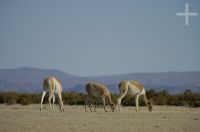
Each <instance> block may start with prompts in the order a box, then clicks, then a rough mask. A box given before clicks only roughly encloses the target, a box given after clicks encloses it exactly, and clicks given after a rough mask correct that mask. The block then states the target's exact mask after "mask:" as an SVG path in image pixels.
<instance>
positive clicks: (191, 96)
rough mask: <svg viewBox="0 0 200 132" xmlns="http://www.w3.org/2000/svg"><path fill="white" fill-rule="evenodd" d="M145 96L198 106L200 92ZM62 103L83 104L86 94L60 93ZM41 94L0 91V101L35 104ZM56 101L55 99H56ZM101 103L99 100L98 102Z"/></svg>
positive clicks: (126, 100) (131, 102)
mask: <svg viewBox="0 0 200 132" xmlns="http://www.w3.org/2000/svg"><path fill="white" fill-rule="evenodd" d="M146 94H147V97H148V98H149V99H152V100H153V104H154V105H171V106H189V107H200V93H194V92H192V91H191V90H185V91H184V92H182V93H178V94H174V95H172V94H170V93H169V92H167V91H165V90H164V91H158V92H157V91H155V90H149V91H147V92H146ZM62 97H63V102H64V104H69V105H84V104H85V97H86V94H83V93H76V92H66V93H63V94H62ZM47 98H48V96H46V97H45V99H44V103H47ZM112 98H113V100H114V101H115V100H116V98H117V94H113V95H112ZM40 99H41V94H32V93H14V92H0V103H1V104H3V103H6V104H8V105H12V104H16V103H19V104H22V105H29V104H37V103H40ZM56 101H57V100H56ZM100 103H101V102H100ZM139 103H140V105H141V106H144V105H145V104H144V102H143V100H142V99H140V101H139ZM122 105H124V106H135V98H134V97H133V96H130V95H127V96H125V98H124V99H123V100H122Z"/></svg>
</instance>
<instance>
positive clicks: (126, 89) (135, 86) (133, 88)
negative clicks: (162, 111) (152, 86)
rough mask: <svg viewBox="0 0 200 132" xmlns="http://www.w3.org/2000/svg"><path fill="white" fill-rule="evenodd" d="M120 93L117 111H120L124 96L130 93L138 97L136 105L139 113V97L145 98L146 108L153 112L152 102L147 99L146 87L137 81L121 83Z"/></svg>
mask: <svg viewBox="0 0 200 132" xmlns="http://www.w3.org/2000/svg"><path fill="white" fill-rule="evenodd" d="M119 92H120V95H119V97H118V99H117V109H118V110H119V111H120V110H121V108H120V106H121V100H122V99H123V98H124V96H125V95H126V94H127V93H129V94H131V95H134V96H136V97H135V103H136V111H138V99H139V96H141V95H142V96H143V99H144V102H145V104H146V106H147V107H148V109H149V111H152V102H151V101H149V100H148V99H147V97H146V92H145V89H144V86H143V85H142V84H140V83H139V82H137V81H132V80H125V81H122V82H120V83H119Z"/></svg>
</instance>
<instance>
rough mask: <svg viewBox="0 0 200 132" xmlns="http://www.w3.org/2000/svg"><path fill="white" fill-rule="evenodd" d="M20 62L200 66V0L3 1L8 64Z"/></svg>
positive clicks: (116, 68)
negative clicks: (186, 21)
mask: <svg viewBox="0 0 200 132" xmlns="http://www.w3.org/2000/svg"><path fill="white" fill-rule="evenodd" d="M185 3H188V4H189V12H197V13H198V16H192V17H189V25H188V26H186V25H185V17H183V16H176V13H177V12H184V11H185ZM19 67H36V68H45V69H46V68H48V69H59V70H62V71H64V72H67V73H70V74H74V75H79V76H95V75H109V74H120V73H132V72H167V71H200V0H98V1H97V0H0V68H19Z"/></svg>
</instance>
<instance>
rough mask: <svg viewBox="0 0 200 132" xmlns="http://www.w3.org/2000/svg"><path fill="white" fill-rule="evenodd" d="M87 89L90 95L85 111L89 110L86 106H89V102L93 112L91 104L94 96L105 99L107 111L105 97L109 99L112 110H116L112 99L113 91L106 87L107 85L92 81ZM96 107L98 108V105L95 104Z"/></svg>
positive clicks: (87, 85)
mask: <svg viewBox="0 0 200 132" xmlns="http://www.w3.org/2000/svg"><path fill="white" fill-rule="evenodd" d="M85 90H86V92H87V94H88V97H87V99H86V102H85V111H87V109H86V107H87V104H88V105H89V108H90V111H91V112H92V110H91V106H90V105H91V100H92V98H96V99H99V98H101V99H102V101H103V106H104V110H105V112H106V107H105V97H106V98H107V100H108V103H109V105H110V108H111V110H112V111H114V109H115V106H114V104H113V102H112V99H111V92H110V91H109V90H108V89H107V88H106V86H104V85H102V84H100V83H96V82H91V83H88V84H86V86H85ZM95 109H96V106H95Z"/></svg>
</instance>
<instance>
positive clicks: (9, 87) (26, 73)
mask: <svg viewBox="0 0 200 132" xmlns="http://www.w3.org/2000/svg"><path fill="white" fill-rule="evenodd" d="M48 76H55V77H57V78H59V79H60V80H61V81H62V83H63V88H64V91H65V92H67V91H75V92H85V90H84V86H85V84H86V83H88V82H91V81H97V82H100V83H103V84H105V85H107V86H108V87H109V89H110V90H111V91H112V92H116V93H118V89H117V85H118V83H119V82H120V81H122V80H126V79H127V80H129V79H130V80H138V81H140V82H141V83H143V84H144V86H145V89H147V90H149V89H155V90H167V91H169V92H170V93H178V92H182V91H184V90H186V89H191V90H192V91H195V92H199V91H200V72H198V71H197V72H162V73H130V74H121V75H108V76H97V77H78V76H74V75H70V74H67V73H64V72H62V71H59V70H48V69H36V68H19V69H0V91H1V92H5V91H13V92H29V93H40V92H42V81H43V79H44V78H45V77H48Z"/></svg>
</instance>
